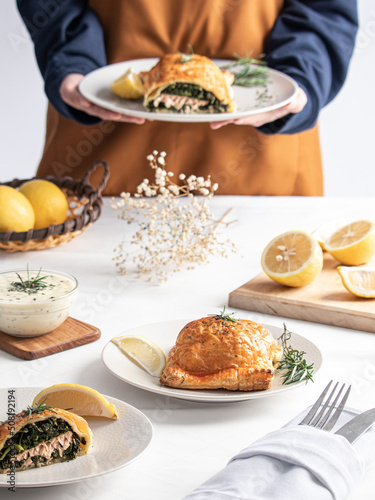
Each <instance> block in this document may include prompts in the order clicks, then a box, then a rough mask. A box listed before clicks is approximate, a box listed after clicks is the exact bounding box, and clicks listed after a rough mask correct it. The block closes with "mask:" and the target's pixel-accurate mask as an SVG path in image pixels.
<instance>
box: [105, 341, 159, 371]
mask: <svg viewBox="0 0 375 500" xmlns="http://www.w3.org/2000/svg"><path fill="white" fill-rule="evenodd" d="M112 342H113V343H114V344H116V345H117V346H118V347H119V349H120V350H121V351H122V352H123V353H124V354H126V355H127V356H128V357H129V358H130V359H131V360H132V361H135V362H136V363H137V364H139V365H140V366H141V367H142V368H143V369H144V370H146V372H147V373H149V374H150V375H152V376H153V377H160V375H161V373H162V371H163V369H164V367H165V363H166V359H165V354H164V352H163V351H162V350H161V349H160V347H159V346H158V345H156V344H154V342H151V340H148V339H146V338H145V337H141V336H139V335H123V336H122V337H121V336H120V337H116V338H114V339H112Z"/></svg>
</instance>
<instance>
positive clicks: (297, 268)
mask: <svg viewBox="0 0 375 500" xmlns="http://www.w3.org/2000/svg"><path fill="white" fill-rule="evenodd" d="M261 265H262V268H263V270H264V272H265V273H266V274H267V275H268V276H269V277H270V278H271V279H273V280H274V281H276V282H278V283H281V284H282V285H286V286H291V287H300V286H305V285H309V284H310V283H311V282H312V281H314V280H315V278H316V277H317V276H318V275H319V273H320V271H321V270H322V267H323V252H322V249H321V248H320V245H319V243H318V242H317V241H316V239H315V238H313V237H312V235H311V234H309V233H307V232H305V231H288V232H286V233H283V234H281V235H279V236H277V237H276V238H274V239H273V240H272V241H270V243H268V245H267V246H266V248H265V249H264V250H263V254H262V259H261Z"/></svg>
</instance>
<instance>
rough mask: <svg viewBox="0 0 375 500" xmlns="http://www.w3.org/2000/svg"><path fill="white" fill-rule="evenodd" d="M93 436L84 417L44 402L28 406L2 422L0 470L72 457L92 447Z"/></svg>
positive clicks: (0, 471) (65, 459) (0, 429)
mask: <svg viewBox="0 0 375 500" xmlns="http://www.w3.org/2000/svg"><path fill="white" fill-rule="evenodd" d="M47 408H48V409H47ZM91 439H92V432H91V430H90V428H89V426H88V423H87V422H86V420H85V419H84V418H82V417H79V416H78V415H75V414H74V413H72V412H70V411H67V410H61V409H59V408H51V407H46V406H45V405H39V406H38V407H35V408H34V407H32V408H29V409H28V410H25V411H23V412H21V413H18V414H17V415H15V416H14V417H12V418H11V417H9V420H7V421H5V422H2V423H0V473H7V472H9V471H10V470H14V471H16V472H18V471H22V470H25V469H31V468H34V467H41V466H45V465H50V464H53V463H55V462H62V461H68V460H73V459H75V458H76V457H78V456H81V455H85V454H86V453H87V452H88V451H89V449H90V447H91Z"/></svg>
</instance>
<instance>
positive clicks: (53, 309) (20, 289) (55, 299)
mask: <svg viewBox="0 0 375 500" xmlns="http://www.w3.org/2000/svg"><path fill="white" fill-rule="evenodd" d="M17 273H18V274H19V276H18V275H17V274H16V272H14V271H10V272H9V273H1V274H0V331H3V332H5V333H9V334H10V335H14V336H22V337H23V336H37V335H44V334H45V333H48V332H51V331H52V330H54V329H55V328H57V327H58V326H60V324H61V323H63V322H64V321H65V319H66V318H67V317H68V315H69V310H70V306H71V304H72V302H73V298H74V296H75V292H76V286H77V283H76V282H75V281H73V279H69V278H68V277H66V276H62V275H59V274H53V273H49V272H47V271H46V272H43V271H40V272H38V271H29V272H27V271H17ZM38 278H41V280H40V281H39V282H38V281H37V280H38ZM33 280H35V282H34V284H32V283H33ZM28 282H29V283H30V282H31V284H32V286H30V287H28V286H24V284H25V283H26V285H27V283H28ZM73 290H74V292H73V293H69V292H72V291H73Z"/></svg>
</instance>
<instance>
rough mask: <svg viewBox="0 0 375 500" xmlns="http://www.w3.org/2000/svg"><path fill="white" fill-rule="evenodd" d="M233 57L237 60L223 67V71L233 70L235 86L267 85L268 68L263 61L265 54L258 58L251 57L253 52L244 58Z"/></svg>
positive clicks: (235, 55)
mask: <svg viewBox="0 0 375 500" xmlns="http://www.w3.org/2000/svg"><path fill="white" fill-rule="evenodd" d="M233 55H234V57H235V58H236V59H237V60H236V61H233V62H230V63H229V64H226V65H225V66H221V69H227V70H233V74H234V81H233V84H234V85H240V86H242V87H255V86H262V87H265V86H266V85H267V80H268V67H267V63H266V62H265V61H262V60H261V59H262V57H264V54H261V55H260V56H259V57H258V58H254V57H251V52H250V53H248V54H245V55H244V56H239V55H238V54H233Z"/></svg>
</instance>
